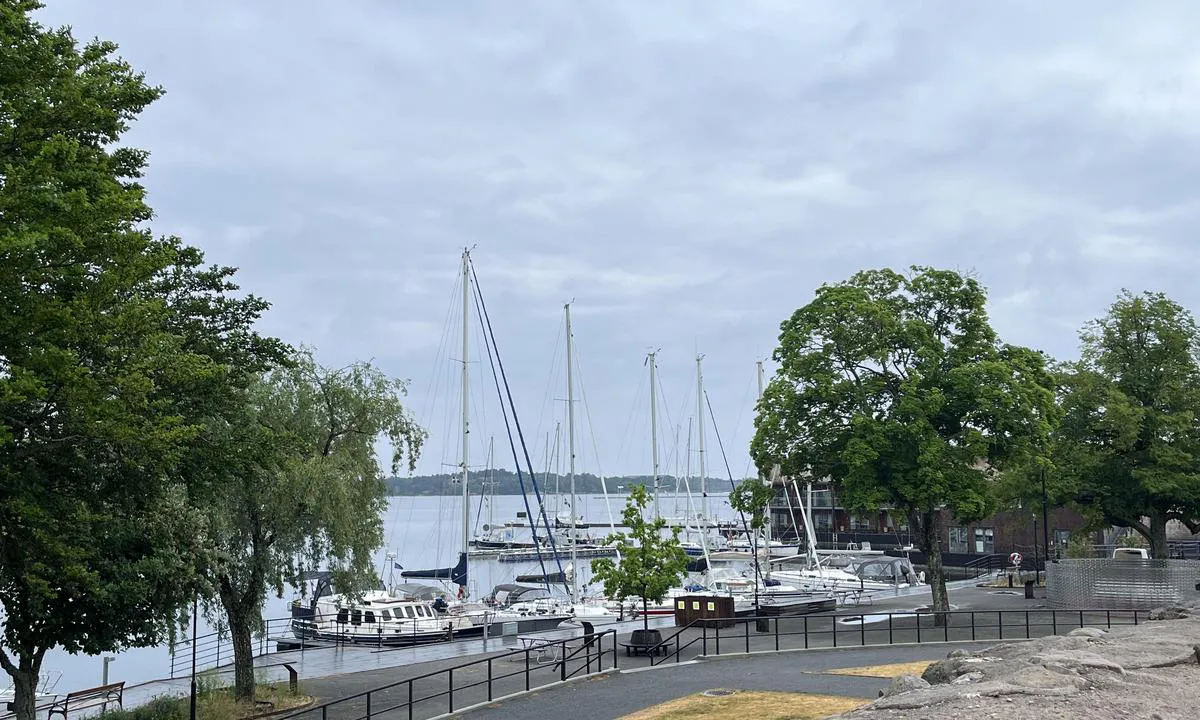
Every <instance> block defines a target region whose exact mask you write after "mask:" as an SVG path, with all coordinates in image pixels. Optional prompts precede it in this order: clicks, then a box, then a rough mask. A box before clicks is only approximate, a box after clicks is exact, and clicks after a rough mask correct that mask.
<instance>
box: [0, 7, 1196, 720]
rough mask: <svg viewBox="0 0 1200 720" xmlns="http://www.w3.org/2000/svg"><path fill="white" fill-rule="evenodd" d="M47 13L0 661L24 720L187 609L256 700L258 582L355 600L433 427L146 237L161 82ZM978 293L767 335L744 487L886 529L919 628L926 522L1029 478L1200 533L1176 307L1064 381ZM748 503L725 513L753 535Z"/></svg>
mask: <svg viewBox="0 0 1200 720" xmlns="http://www.w3.org/2000/svg"><path fill="white" fill-rule="evenodd" d="M40 6H41V5H40V3H39V2H36V0H0V68H3V73H0V137H3V138H5V141H4V142H0V299H2V300H0V302H3V308H2V311H0V668H3V670H4V671H5V672H6V673H7V674H8V675H9V676H10V677H11V678H12V680H13V687H14V692H15V698H14V710H15V714H16V717H17V719H18V720H32V719H33V717H34V711H35V705H34V699H35V690H36V682H37V679H38V674H39V670H40V668H41V665H42V662H43V660H44V658H45V655H46V653H47V652H48V651H50V650H51V649H54V648H62V649H64V650H66V651H68V652H72V653H87V654H100V653H106V652H115V651H120V650H124V649H127V648H131V647H145V646H154V645H159V644H162V643H163V642H164V641H166V640H168V639H170V638H173V637H174V636H175V634H177V633H179V632H180V631H181V630H182V629H183V628H184V627H186V625H187V623H188V622H190V620H189V619H188V617H187V616H188V610H189V608H190V607H191V606H192V604H193V602H198V603H199V604H200V605H201V607H203V608H204V611H205V613H206V614H207V615H208V616H209V617H214V618H215V617H217V616H220V617H223V618H224V620H225V621H226V622H225V624H226V625H227V626H228V628H229V631H230V634H231V636H232V638H233V645H234V660H235V673H234V675H235V679H234V692H235V695H236V696H237V697H238V698H239V699H241V700H245V701H252V700H253V698H254V694H255V678H254V672H253V664H252V645H251V637H252V634H253V633H254V632H255V631H256V630H259V629H260V628H261V626H262V609H263V605H264V601H265V598H266V595H267V593H268V592H274V593H276V594H280V595H281V594H282V593H283V592H284V589H285V588H286V587H289V586H292V585H295V584H296V583H298V578H299V577H300V575H301V573H302V572H303V571H305V570H309V569H313V568H316V567H326V568H332V569H334V570H335V573H336V577H335V580H336V581H337V582H338V584H339V587H341V588H344V589H346V590H347V591H349V592H354V591H355V590H357V589H364V588H367V587H369V586H370V584H371V583H372V581H373V580H375V578H374V576H373V574H374V571H373V570H372V568H371V557H372V554H373V551H374V550H375V549H376V548H378V547H379V546H380V545H381V544H382V540H383V534H382V518H381V513H380V510H381V509H382V508H383V507H384V505H385V504H386V502H387V493H388V492H389V491H391V490H395V489H398V488H399V489H402V488H405V487H407V486H408V485H410V484H411V483H413V482H416V481H417V480H419V479H418V478H400V477H397V474H398V473H400V472H402V471H403V470H405V469H407V471H408V472H412V471H413V467H414V464H415V462H416V459H417V457H418V455H419V453H420V451H421V448H422V444H423V442H424V440H425V439H426V433H425V431H424V430H423V429H422V428H420V427H419V426H418V425H417V424H416V423H415V422H414V420H413V418H412V415H411V414H410V412H409V411H408V409H407V408H406V406H405V390H406V386H405V384H404V383H403V382H402V381H399V380H396V379H393V378H390V377H388V376H387V375H385V374H384V373H382V372H381V371H380V370H378V369H377V368H375V367H374V366H372V365H371V364H370V363H366V362H354V363H350V364H349V365H346V366H344V367H338V368H329V367H324V366H322V365H321V364H320V363H319V362H318V361H317V359H316V358H315V356H314V351H313V350H311V349H309V348H305V347H300V346H295V345H292V344H290V343H288V342H285V341H284V340H281V339H279V338H273V337H269V336H266V335H263V334H261V333H260V332H259V331H258V324H259V320H260V318H261V317H262V315H263V313H264V312H265V311H266V310H267V308H268V303H267V301H266V300H264V299H262V298H259V297H257V296H255V295H253V294H249V293H245V292H243V291H242V290H241V289H240V288H239V287H238V285H237V284H236V282H235V278H236V269H235V268H230V267H224V266H218V265H211V264H208V263H207V262H206V261H205V258H204V255H203V253H202V252H201V251H200V250H198V249H196V248H195V247H191V246H189V245H187V244H186V243H185V242H184V240H182V239H180V238H176V237H161V236H157V235H155V234H154V233H153V231H152V229H151V221H152V220H153V211H152V209H151V208H150V206H149V205H148V204H147V202H146V189H145V188H144V187H143V186H142V185H141V182H140V181H141V178H142V177H143V175H144V174H145V172H146V169H147V166H148V156H147V153H146V152H145V151H143V150H139V149H136V148H131V147H128V146H126V145H123V144H122V142H121V140H122V137H123V135H124V134H125V133H126V132H127V131H128V130H129V127H130V124H131V123H132V122H133V121H134V120H136V118H137V117H138V116H139V115H140V114H141V113H142V112H143V111H144V109H145V108H146V107H148V106H149V105H150V104H151V103H153V102H154V101H155V100H157V99H158V98H159V97H160V96H161V95H162V92H163V91H162V89H161V88H158V87H154V86H152V85H150V84H148V83H147V81H146V78H145V76H144V75H143V74H142V73H140V72H138V71H136V70H135V69H133V68H131V67H130V66H129V65H128V64H127V63H125V62H124V61H123V60H121V59H120V58H119V57H118V56H117V55H116V49H117V48H116V46H115V45H114V44H112V43H110V42H105V41H103V40H94V41H91V42H89V43H87V44H85V45H83V46H80V45H79V44H78V43H77V42H76V41H75V39H74V38H73V37H72V35H71V32H70V30H69V28H62V29H51V28H45V27H43V26H41V25H40V24H39V23H37V22H35V20H34V19H33V13H34V12H35V11H36V10H37V9H38V8H39V7H40ZM986 299H987V297H986V291H985V289H984V288H983V286H982V285H981V284H980V283H979V282H978V281H977V280H976V279H975V278H972V277H966V276H963V275H962V274H959V273H956V272H952V271H947V270H937V269H932V268H924V267H917V268H912V269H911V270H910V271H909V272H907V273H899V272H895V271H892V270H888V269H880V270H865V271H862V272H860V273H857V274H855V275H854V276H852V277H851V278H849V279H847V280H845V281H843V282H839V283H833V284H828V285H824V286H822V287H821V288H819V289H818V290H817V291H816V293H815V297H814V299H813V300H812V301H811V302H809V303H808V304H807V305H805V306H804V307H802V308H800V309H798V310H796V312H795V313H794V314H793V315H792V316H791V317H789V318H788V319H787V320H785V322H784V323H783V324H782V325H781V328H780V335H779V345H778V348H777V350H776V352H775V361H776V362H777V363H778V365H779V369H778V371H777V373H776V374H775V376H774V377H773V378H772V379H771V381H770V384H769V385H768V387H767V389H766V392H765V394H764V396H763V398H762V400H761V401H760V402H759V404H758V410H757V417H756V421H755V428H756V432H755V436H754V439H753V441H752V444H751V453H752V456H753V457H754V459H755V462H756V465H757V468H758V470H759V471H760V472H761V473H763V475H764V476H767V475H770V474H772V473H774V472H776V471H778V472H780V473H783V474H784V475H786V476H792V477H803V476H810V477H814V478H829V479H830V480H831V481H833V482H834V483H835V484H836V486H837V487H838V488H839V497H840V498H841V499H842V501H843V502H844V504H846V505H848V506H850V507H851V508H852V509H854V508H861V509H864V510H865V509H875V508H879V507H882V506H885V505H886V506H890V507H893V508H897V509H898V510H899V511H900V512H903V513H904V514H905V515H906V516H907V518H908V521H909V525H910V527H911V528H912V529H913V532H914V539H915V540H916V541H917V543H918V545H919V546H920V547H921V548H922V549H926V550H927V554H928V555H929V558H930V574H931V584H932V585H933V586H934V600H935V609H936V610H939V611H944V610H945V609H946V608H947V606H948V604H947V603H948V601H947V596H946V592H945V585H944V574H943V573H942V572H941V569H940V555H939V554H938V553H937V552H928V549H929V548H933V549H936V548H937V547H938V542H939V539H940V533H941V531H942V528H941V527H940V526H939V524H938V520H937V519H938V517H939V513H940V511H942V510H943V509H945V510H949V511H950V512H951V513H952V514H954V515H955V516H956V517H958V518H960V519H964V520H965V519H971V518H976V517H984V516H986V515H987V514H989V513H990V512H992V511H994V510H995V509H996V508H997V507H999V506H1002V505H1004V504H1006V503H1015V502H1018V501H1020V502H1024V503H1026V504H1028V503H1030V502H1031V501H1034V500H1040V484H1041V482H1042V481H1043V479H1044V480H1045V482H1046V484H1047V487H1048V490H1049V494H1050V496H1051V500H1052V502H1053V503H1055V504H1069V505H1072V506H1074V507H1077V508H1079V509H1080V510H1081V511H1083V512H1084V514H1085V516H1087V517H1088V518H1089V519H1090V520H1091V522H1093V523H1095V524H1097V525H1101V524H1103V525H1118V526H1123V527H1130V528H1133V529H1134V530H1136V531H1137V532H1138V533H1140V534H1142V535H1143V536H1145V537H1146V539H1147V542H1148V544H1149V546H1150V547H1151V550H1152V552H1153V553H1154V555H1155V556H1156V557H1161V556H1163V555H1164V553H1165V532H1166V531H1165V528H1166V525H1167V523H1168V522H1169V521H1179V522H1181V523H1184V524H1185V525H1187V527H1189V528H1190V529H1191V530H1192V531H1193V532H1195V531H1196V530H1200V362H1198V358H1200V331H1198V330H1197V326H1196V322H1195V320H1194V318H1193V317H1192V315H1191V313H1190V312H1188V311H1187V310H1186V309H1185V308H1183V307H1182V306H1181V305H1179V304H1178V303H1175V302H1174V301H1172V300H1171V299H1170V298H1167V297H1166V296H1164V295H1161V294H1158V293H1131V292H1126V293H1123V294H1122V295H1120V296H1119V297H1118V298H1117V299H1116V301H1115V302H1114V303H1113V305H1112V306H1111V307H1110V308H1108V309H1107V311H1106V312H1105V313H1104V314H1103V315H1102V316H1100V317H1099V318H1098V319H1097V320H1095V321H1093V322H1091V323H1089V324H1087V325H1086V326H1085V327H1084V329H1083V331H1082V333H1081V356H1080V359H1078V360H1075V361H1070V362H1060V361H1055V360H1052V359H1051V358H1049V357H1047V356H1046V355H1045V354H1043V353H1040V352H1038V351H1036V350H1033V349H1029V348H1024V347H1019V346H1014V345H1010V344H1007V343H1004V342H1002V341H1001V340H1000V338H999V337H998V336H997V334H996V332H995V331H994V329H993V328H992V327H991V324H990V321H989V319H988V317H987V313H986ZM380 438H387V439H388V440H389V442H390V445H391V447H393V448H394V452H393V454H392V456H391V457H389V458H385V459H384V463H383V466H381V463H380V460H379V458H377V457H376V453H375V445H376V441H377V440H378V439H380ZM389 477H390V478H391V480H388V479H387V478H389ZM437 477H443V476H435V478H437ZM579 478H582V482H583V485H584V489H583V492H599V491H600V487H599V482H598V479H596V478H594V476H588V475H583V476H579ZM514 481H515V478H514ZM647 481H649V478H648V477H646V476H634V477H633V478H629V479H621V480H620V481H618V482H624V484H626V485H627V487H630V488H632V487H636V486H639V485H644V483H645V482H647ZM441 482H442V484H443V485H444V484H445V483H446V482H448V478H444V479H443V480H442V481H441ZM505 482H507V481H505ZM579 482H580V480H579V479H578V478H577V491H578V490H579V489H580V488H579ZM591 482H595V486H594V489H591V487H590V486H589V483H591ZM668 482H670V483H671V484H672V485H673V479H672V480H669V481H668ZM715 482H716V485H715V486H716V487H720V488H722V492H723V491H724V488H726V487H727V485H726V483H727V480H726V481H721V480H719V479H718V480H716V481H715ZM755 482H757V481H756V480H755ZM713 483H714V480H710V481H709V485H710V487H713V486H714V485H713ZM435 484H437V483H436V482H431V483H430V485H431V486H432V485H435ZM542 489H543V492H544V491H545V490H546V488H545V487H544V486H543V488H542ZM695 490H696V488H695V487H693V492H694V491H695ZM635 495H636V496H637V497H638V498H642V499H643V500H644V497H643V495H644V494H643V493H641V492H638V493H636V494H635ZM764 498H765V495H763V494H761V493H755V492H752V491H751V489H749V488H748V489H747V491H745V492H744V493H739V494H737V497H736V499H737V501H738V502H739V504H741V505H744V506H745V507H747V508H749V509H750V510H751V511H752V514H753V515H754V517H755V518H756V522H760V521H761V507H762V502H764V501H765V500H764ZM648 532H649V531H648ZM668 550H669V551H670V552H669V553H668V552H666V551H664V553H663V557H666V556H667V555H668V554H670V553H675V551H674V549H672V548H668ZM675 554H676V555H677V553H675ZM668 560H669V558H668ZM651 564H653V563H651ZM647 567H648V566H647ZM639 572H640V571H639ZM613 573H615V574H613V575H612V578H613V585H614V587H618V586H623V585H628V584H629V583H632V581H633V579H635V578H633V577H632V574H630V573H621V572H618V571H617V570H615V569H614V570H613ZM626 581H628V582H626ZM656 591H657V590H656ZM614 592H616V591H615V590H614ZM940 617H941V615H940V614H939V618H940ZM248 707H252V703H250V704H249V705H248Z"/></svg>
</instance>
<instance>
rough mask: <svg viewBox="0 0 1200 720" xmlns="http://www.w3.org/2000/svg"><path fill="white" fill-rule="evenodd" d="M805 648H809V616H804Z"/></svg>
mask: <svg viewBox="0 0 1200 720" xmlns="http://www.w3.org/2000/svg"><path fill="white" fill-rule="evenodd" d="M804 649H805V650H807V649H808V616H807V615H805V616H804Z"/></svg>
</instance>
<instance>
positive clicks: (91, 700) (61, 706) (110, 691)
mask: <svg viewBox="0 0 1200 720" xmlns="http://www.w3.org/2000/svg"><path fill="white" fill-rule="evenodd" d="M124 693H125V682H124V681H122V682H119V683H110V684H108V685H100V686H99V687H94V688H88V689H87V690H76V691H75V692H72V693H67V696H66V697H64V698H63V699H62V700H56V701H55V702H54V704H52V705H51V706H50V712H49V713H47V716H46V717H47V718H52V717H54V716H55V715H62V716H63V719H64V720H66V717H67V713H68V712H70V711H72V710H85V709H87V708H94V707H99V708H100V709H101V711H104V710H107V709H108V705H109V703H116V704H117V707H119V708H122V709H124V706H123V705H122V704H121V701H122V699H123V697H124Z"/></svg>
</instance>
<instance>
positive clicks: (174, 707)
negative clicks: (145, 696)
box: [100, 696, 188, 720]
mask: <svg viewBox="0 0 1200 720" xmlns="http://www.w3.org/2000/svg"><path fill="white" fill-rule="evenodd" d="M100 717H102V718H104V720H187V717H188V707H187V699H186V698H185V699H184V700H183V701H180V699H179V698H177V697H168V696H160V697H156V698H154V699H153V700H151V701H150V702H148V703H145V704H144V705H138V706H137V707H134V708H130V709H128V710H107V711H105V712H104V713H102V714H101V715H100Z"/></svg>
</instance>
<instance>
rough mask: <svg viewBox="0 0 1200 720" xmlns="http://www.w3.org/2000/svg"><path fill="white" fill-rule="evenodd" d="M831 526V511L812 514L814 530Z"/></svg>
mask: <svg viewBox="0 0 1200 720" xmlns="http://www.w3.org/2000/svg"><path fill="white" fill-rule="evenodd" d="M832 527H833V514H832V513H817V514H816V515H813V529H814V530H828V529H830V528H832Z"/></svg>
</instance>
